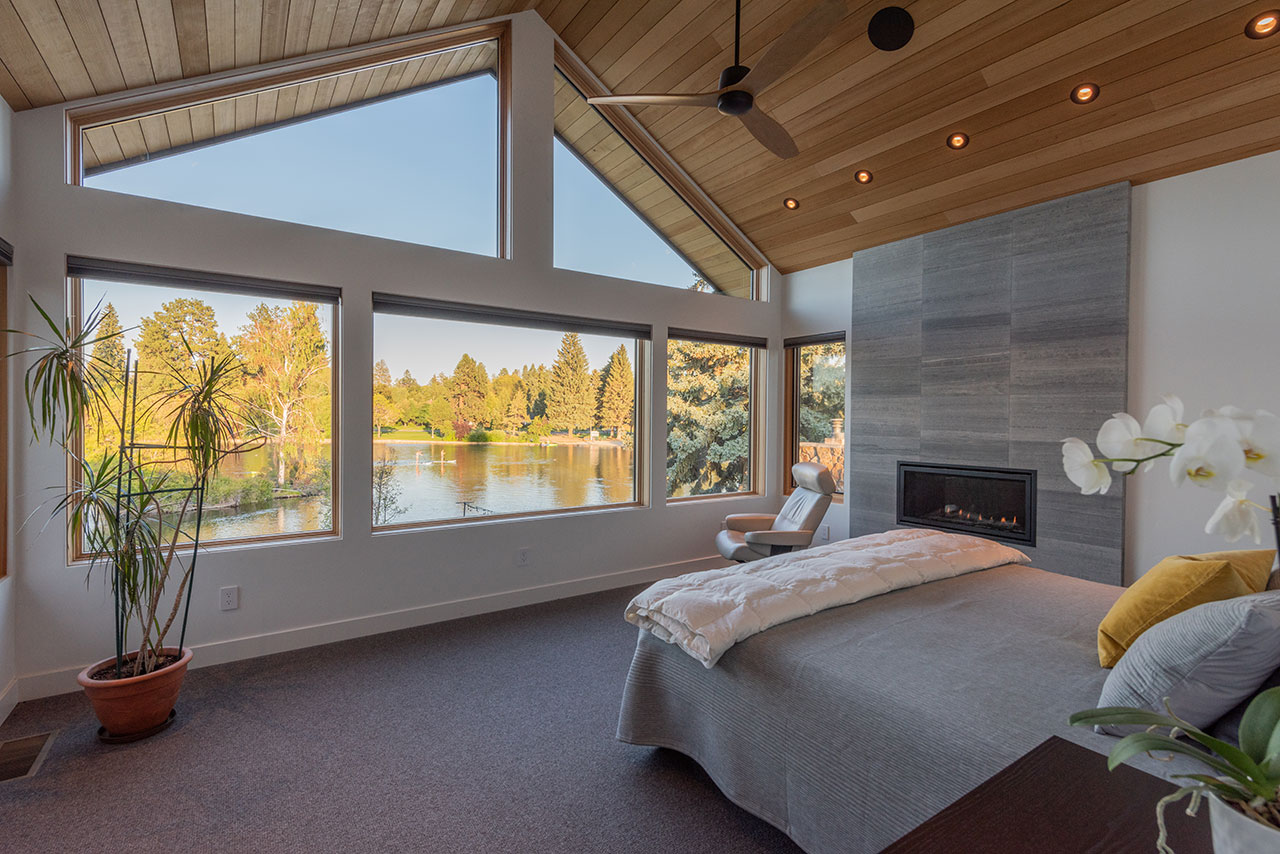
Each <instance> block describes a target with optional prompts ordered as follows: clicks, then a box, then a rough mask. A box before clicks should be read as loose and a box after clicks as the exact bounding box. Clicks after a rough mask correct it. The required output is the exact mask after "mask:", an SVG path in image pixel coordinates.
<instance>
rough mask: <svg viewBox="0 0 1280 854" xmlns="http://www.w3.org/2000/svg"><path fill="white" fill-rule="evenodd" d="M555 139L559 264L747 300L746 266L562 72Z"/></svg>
mask: <svg viewBox="0 0 1280 854" xmlns="http://www.w3.org/2000/svg"><path fill="white" fill-rule="evenodd" d="M555 133H556V140H555V179H554V186H555V210H554V235H555V265H556V266H557V267H559V268H561V269H567V270H578V271H580V272H584V273H597V274H600V275H603V276H613V277H616V278H619V279H630V280H632V281H638V282H651V283H653V284H657V285H666V286H668V287H673V288H685V289H688V290H695V291H705V292H709V293H721V294H728V295H730V296H736V297H746V298H751V297H752V295H753V292H752V288H753V282H754V275H753V271H752V269H751V267H750V266H748V264H747V263H746V262H745V261H743V260H742V258H741V257H740V256H739V255H738V254H737V253H736V252H735V251H734V250H733V249H731V248H730V247H729V245H728V244H727V243H725V241H724V239H723V238H721V237H720V235H719V234H718V233H717V232H716V231H715V230H714V229H713V228H712V227H711V226H710V225H708V224H707V222H706V220H704V219H703V218H702V217H701V216H699V214H698V213H697V212H696V211H695V210H694V209H693V208H692V207H690V205H689V204H688V203H687V202H686V201H685V200H684V198H682V197H681V196H680V194H679V193H677V192H676V191H675V189H674V188H673V187H672V186H671V184H670V183H668V182H667V180H666V179H665V178H663V177H662V175H660V174H659V173H658V172H657V171H656V170H655V169H654V168H653V166H651V165H650V164H649V162H648V161H646V160H645V159H644V158H643V157H642V156H641V155H640V154H639V152H637V151H636V149H635V148H633V147H632V146H631V144H630V143H628V142H627V141H626V139H624V138H623V137H622V135H621V134H620V133H618V131H617V130H616V129H615V128H614V127H613V125H611V124H610V123H609V122H608V120H606V119H605V117H604V116H603V115H601V114H600V112H599V111H598V110H597V109H596V108H595V107H593V106H591V105H590V104H588V103H587V99H586V98H585V97H584V96H583V95H582V93H581V92H580V91H579V90H578V89H577V88H576V87H575V86H574V84H573V83H572V82H570V80H569V78H568V77H566V76H565V74H564V73H563V72H562V71H561V70H560V69H556V73H555Z"/></svg>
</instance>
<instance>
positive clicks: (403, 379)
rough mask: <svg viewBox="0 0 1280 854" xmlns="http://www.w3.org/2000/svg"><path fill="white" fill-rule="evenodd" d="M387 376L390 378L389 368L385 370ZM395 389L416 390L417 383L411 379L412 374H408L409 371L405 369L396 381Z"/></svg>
mask: <svg viewBox="0 0 1280 854" xmlns="http://www.w3.org/2000/svg"><path fill="white" fill-rule="evenodd" d="M382 364H383V365H385V364H386V362H382ZM375 368H376V366H375ZM387 375H388V376H390V375H391V369H390V368H388V369H387ZM396 387H397V388H407V389H415V388H417V387H418V381H417V380H415V379H414V378H413V374H411V373H409V369H408V368H405V371H404V373H403V374H401V375H400V379H398V380H396Z"/></svg>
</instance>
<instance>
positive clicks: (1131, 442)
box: [1098, 412, 1151, 472]
mask: <svg viewBox="0 0 1280 854" xmlns="http://www.w3.org/2000/svg"><path fill="white" fill-rule="evenodd" d="M1144 444H1146V443H1144V442H1143V441H1142V425H1141V424H1139V423H1138V419H1136V418H1134V417H1133V416H1132V415H1130V414H1129V413H1127V412H1117V413H1116V414H1115V415H1112V416H1111V417H1110V418H1108V419H1107V421H1106V422H1105V423H1104V424H1103V425H1102V427H1101V428H1100V429H1099V430H1098V450H1099V451H1101V452H1102V456H1104V457H1110V458H1111V459H1121V460H1123V459H1130V460H1132V459H1138V458H1140V457H1147V456H1150V453H1148V452H1147V451H1146V450H1145V449H1144V448H1143V445H1144ZM1111 467H1112V468H1113V469H1115V470H1116V471H1118V472H1131V471H1133V470H1134V469H1135V468H1137V467H1138V464H1137V463H1130V462H1114V463H1112V464H1111ZM1150 467H1151V463H1150V462H1148V463H1147V468H1150Z"/></svg>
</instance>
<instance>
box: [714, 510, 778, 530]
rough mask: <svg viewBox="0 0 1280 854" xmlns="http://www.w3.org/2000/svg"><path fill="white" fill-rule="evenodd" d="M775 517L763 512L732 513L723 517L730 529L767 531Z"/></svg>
mask: <svg viewBox="0 0 1280 854" xmlns="http://www.w3.org/2000/svg"><path fill="white" fill-rule="evenodd" d="M777 518H778V517H777V516H770V515H768V514H765V513H732V514H730V515H728V516H725V517H724V524H725V527H726V528H728V529H729V530H730V531H767V530H769V529H770V528H772V527H773V520H774V519H777Z"/></svg>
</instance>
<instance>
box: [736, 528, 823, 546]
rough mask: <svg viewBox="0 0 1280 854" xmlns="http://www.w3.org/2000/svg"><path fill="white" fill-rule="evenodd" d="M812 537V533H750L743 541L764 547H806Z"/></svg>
mask: <svg viewBox="0 0 1280 854" xmlns="http://www.w3.org/2000/svg"><path fill="white" fill-rule="evenodd" d="M813 535H814V532H813V531H751V532H750V533H748V534H747V535H746V537H745V539H746V541H747V542H748V543H759V544H760V545H764V546H807V545H809V543H810V542H812V541H813Z"/></svg>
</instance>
